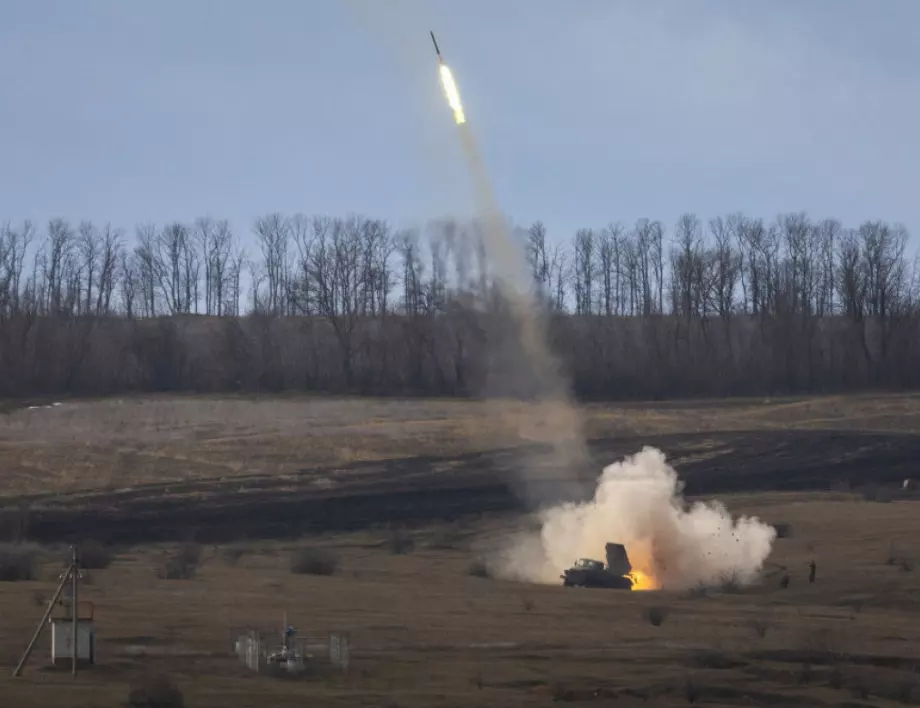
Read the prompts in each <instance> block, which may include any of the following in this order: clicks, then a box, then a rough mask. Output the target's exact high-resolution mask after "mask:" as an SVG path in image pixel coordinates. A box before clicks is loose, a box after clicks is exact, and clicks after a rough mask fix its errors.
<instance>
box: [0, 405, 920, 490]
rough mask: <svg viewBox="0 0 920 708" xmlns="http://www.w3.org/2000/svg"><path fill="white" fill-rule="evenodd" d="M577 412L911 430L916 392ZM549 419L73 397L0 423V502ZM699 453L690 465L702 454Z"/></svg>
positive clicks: (348, 455) (286, 464) (525, 426)
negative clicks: (0, 474)
mask: <svg viewBox="0 0 920 708" xmlns="http://www.w3.org/2000/svg"><path fill="white" fill-rule="evenodd" d="M581 414H582V418H583V421H584V427H585V430H586V432H587V435H588V437H590V438H602V437H610V436H616V435H652V434H656V435H657V434H670V433H684V432H706V431H731V430H774V429H775V430H778V429H788V428H792V427H794V428H822V429H828V428H830V429H844V430H861V431H867V430H879V431H889V430H898V431H910V432H920V396H915V395H886V396H848V397H842V396H828V397H816V398H806V399H756V400H754V399H745V400H737V401H731V402H729V403H727V404H726V403H725V402H716V401H696V402H681V403H660V404H655V403H647V404H646V403H643V404H638V403H633V404H622V405H589V406H584V407H582V408H581ZM556 419H558V416H557V414H556V412H555V411H553V410H552V409H550V408H548V407H538V406H533V405H527V404H522V403H515V402H503V401H490V402H477V401H462V400H418V399H411V400H393V399H386V400H376V399H319V398H259V397H255V398H243V397H235V398H234V397H194V398H193V397H185V398H181V397H171V398H165V397H163V398H158V397H146V398H129V399H113V400H102V401H74V402H68V403H65V404H64V405H61V406H59V407H57V408H51V409H38V410H25V409H22V410H18V411H15V412H12V413H9V414H7V415H4V416H0V468H2V469H3V470H4V474H3V477H2V479H0V496H4V495H6V496H9V495H17V494H27V493H41V492H47V491H48V490H51V489H54V490H58V491H67V492H74V491H78V490H84V489H87V490H88V489H111V488H126V487H131V486H134V485H139V484H145V483H151V482H155V483H167V482H178V481H186V480H190V479H198V478H211V479H213V478H225V479H232V478H234V477H237V476H241V475H253V474H255V475H259V474H270V475H274V476H283V475H286V474H291V473H294V472H297V471H298V470H300V469H303V468H309V467H316V466H328V465H332V466H335V465H342V466H345V465H348V464H350V463H353V462H357V461H362V460H381V459H392V458H401V457H410V456H416V455H429V454H431V455H433V454H437V455H451V454H459V453H463V452H469V451H477V450H487V449H493V448H498V447H506V446H513V445H517V444H520V443H522V442H530V441H535V440H536V441H539V440H543V439H545V438H546V436H547V435H551V434H553V432H554V426H553V425H552V424H551V423H552V421H553V420H556ZM698 447H699V449H697V450H695V451H694V452H692V455H694V456H695V457H696V458H704V457H705V456H706V455H707V451H706V449H705V445H701V446H698ZM688 454H690V453H688ZM688 459H689V458H688Z"/></svg>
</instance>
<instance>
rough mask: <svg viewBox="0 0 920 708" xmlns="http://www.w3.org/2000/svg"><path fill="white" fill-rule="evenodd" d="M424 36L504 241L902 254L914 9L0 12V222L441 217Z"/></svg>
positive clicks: (222, 5) (815, 3) (445, 156)
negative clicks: (768, 223)
mask: <svg viewBox="0 0 920 708" xmlns="http://www.w3.org/2000/svg"><path fill="white" fill-rule="evenodd" d="M429 29H434V31H435V33H436V34H437V36H438V40H439V42H440V44H441V48H442V51H443V53H444V55H445V58H446V59H447V61H448V62H449V63H450V64H451V66H452V67H453V69H454V72H455V75H456V77H457V81H458V83H459V86H460V90H461V92H462V94H463V97H464V102H465V104H466V109H467V116H468V118H469V120H470V123H471V124H472V125H473V126H474V127H475V130H476V133H477V135H478V137H479V140H480V142H481V143H482V146H483V150H484V153H485V156H486V160H487V162H488V165H489V167H490V169H491V173H492V176H493V180H494V184H495V188H496V192H497V194H498V197H499V199H500V201H501V203H502V205H503V207H504V209H505V210H506V211H507V212H508V213H509V214H510V215H511V216H512V217H513V218H514V219H515V221H517V222H519V223H528V222H530V221H533V220H535V219H538V218H539V219H543V220H544V221H545V222H546V223H547V225H548V226H549V228H550V229H551V232H552V233H553V235H554V236H555V237H566V238H567V237H568V236H569V235H570V233H571V232H572V231H574V229H576V228H578V227H580V226H594V227H600V226H604V225H605V224H606V223H608V222H609V221H611V220H623V221H627V222H631V221H633V220H634V219H636V218H637V217H640V216H649V217H653V218H661V219H663V220H664V221H665V222H666V223H667V224H668V225H669V226H670V225H672V224H673V223H674V220H675V219H676V217H677V216H678V214H679V213H680V212H682V211H686V210H693V211H696V212H697V213H699V214H700V215H701V216H704V217H708V216H713V215H716V214H721V213H726V212H730V211H734V210H743V211H745V212H747V213H749V214H752V215H758V216H764V217H772V216H774V215H775V214H776V213H777V212H778V211H780V210H799V209H805V210H807V211H808V212H809V213H811V214H812V215H814V216H816V217H823V216H835V217H838V218H841V219H842V220H844V221H845V222H846V223H848V224H853V225H855V224H858V222H859V221H860V220H862V219H866V218H883V219H887V220H890V221H901V222H903V223H905V224H907V226H908V227H909V228H910V229H911V231H912V232H914V233H916V232H918V231H920V192H918V166H920V139H918V137H917V131H918V128H920V2H918V0H865V1H863V2H857V1H856V0H798V2H796V1H794V0H760V1H759V2H755V1H753V0H751V1H748V2H741V1H738V0H671V1H668V0H641V2H640V0H630V1H626V0H554V1H550V0H527V1H525V0H463V1H462V2H457V1H450V0H428V1H427V2H426V1H423V0H418V1H416V2H413V1H411V0H376V1H375V0H259V1H258V2H256V0H223V1H218V0H213V1H211V2H206V1H205V0H157V1H156V2H154V1H152V0H148V1H147V2H141V0H133V1H132V0H82V1H79V0H0V100H2V111H0V167H2V170H0V220H2V219H6V218H9V219H13V220H19V219H22V218H25V217H29V218H32V219H35V220H40V221H44V220H45V219H47V218H48V217H50V216H55V215H60V216H65V217H68V218H70V219H73V220H77V219H81V218H91V219H94V220H100V221H102V220H111V221H112V222H113V223H114V224H116V225H118V226H122V227H126V228H128V229H131V228H133V226H134V225H135V224H136V223H138V222H142V221H155V222H158V223H162V222H164V221H167V220H172V219H182V220H185V219H191V218H193V217H195V216H199V215H204V214H210V215H212V216H215V217H225V218H229V219H230V220H231V222H233V224H234V226H235V227H236V229H237V230H238V231H240V232H248V229H249V225H250V224H251V222H252V219H253V218H254V217H256V216H258V215H259V214H263V213H266V212H269V211H274V210H279V211H283V212H287V213H291V212H295V211H303V212H306V213H330V214H342V215H344V214H346V213H348V212H361V213H365V214H367V215H369V216H380V217H385V218H388V219H390V220H391V221H393V223H394V224H397V225H401V224H408V223H410V222H411V220H413V219H424V218H427V217H430V216H436V215H440V214H443V213H446V212H453V213H457V214H459V215H464V214H465V213H468V210H469V206H470V199H469V190H468V186H467V181H466V176H465V173H464V165H463V162H462V159H461V156H460V152H459V149H458V146H457V141H456V135H455V134H454V130H453V125H452V120H451V115H450V112H449V110H448V108H447V106H446V105H445V103H444V101H443V99H442V96H441V94H440V87H439V85H438V83H437V71H436V66H435V63H434V57H433V54H432V48H431V45H430V41H429V38H428V30H429ZM916 241H917V239H916V238H915V239H914V242H915V243H916Z"/></svg>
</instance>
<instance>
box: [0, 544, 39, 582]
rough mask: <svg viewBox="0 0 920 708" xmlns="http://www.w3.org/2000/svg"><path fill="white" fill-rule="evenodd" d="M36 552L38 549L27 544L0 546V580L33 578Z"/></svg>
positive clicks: (13, 580) (12, 580)
mask: <svg viewBox="0 0 920 708" xmlns="http://www.w3.org/2000/svg"><path fill="white" fill-rule="evenodd" d="M38 553H39V551H38V549H37V548H36V547H34V546H32V545H29V544H5V545H2V546H0V582H8V583H11V582H15V581H17V580H34V579H35V560H36V557H37V556H38Z"/></svg>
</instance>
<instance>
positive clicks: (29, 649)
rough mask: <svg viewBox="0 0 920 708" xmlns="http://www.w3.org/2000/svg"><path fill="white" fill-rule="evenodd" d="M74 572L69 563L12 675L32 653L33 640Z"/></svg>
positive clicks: (15, 674) (16, 673)
mask: <svg viewBox="0 0 920 708" xmlns="http://www.w3.org/2000/svg"><path fill="white" fill-rule="evenodd" d="M74 572H75V570H74V567H73V565H71V566H70V567H69V568H68V569H67V572H66V573H64V577H63V578H61V584H60V585H58V586H57V590H55V591H54V596H53V597H52V598H51V602H49V603H48V609H47V610H45V614H44V616H43V617H42V619H41V621H40V622H39V623H38V626H37V627H36V628H35V634H33V635H32V640H31V641H30V642H29V646H27V647H26V650H25V652H23V654H22V658H21V659H20V660H19V663H18V664H17V665H16V669H15V670H14V671H13V676H19V675H20V674H21V673H22V667H23V666H25V665H26V661H28V659H29V655H30V654H31V653H32V649H33V648H34V647H35V642H37V641H38V637H39V636H40V635H41V633H42V628H43V627H44V626H45V624H46V623H47V622H48V618H49V617H50V616H51V613H52V612H53V611H54V603H56V602H57V600H58V598H59V597H60V596H61V593H62V592H63V590H64V585H66V584H67V579H68V578H69V577H70V576H71V575H73V574H74Z"/></svg>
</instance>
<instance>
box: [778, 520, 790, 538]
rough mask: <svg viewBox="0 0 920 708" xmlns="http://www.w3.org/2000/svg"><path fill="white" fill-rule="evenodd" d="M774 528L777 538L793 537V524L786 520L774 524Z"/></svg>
mask: <svg viewBox="0 0 920 708" xmlns="http://www.w3.org/2000/svg"><path fill="white" fill-rule="evenodd" d="M773 530H774V531H776V537H777V538H792V524H788V523H786V522H785V521H780V522H779V523H776V524H773Z"/></svg>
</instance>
